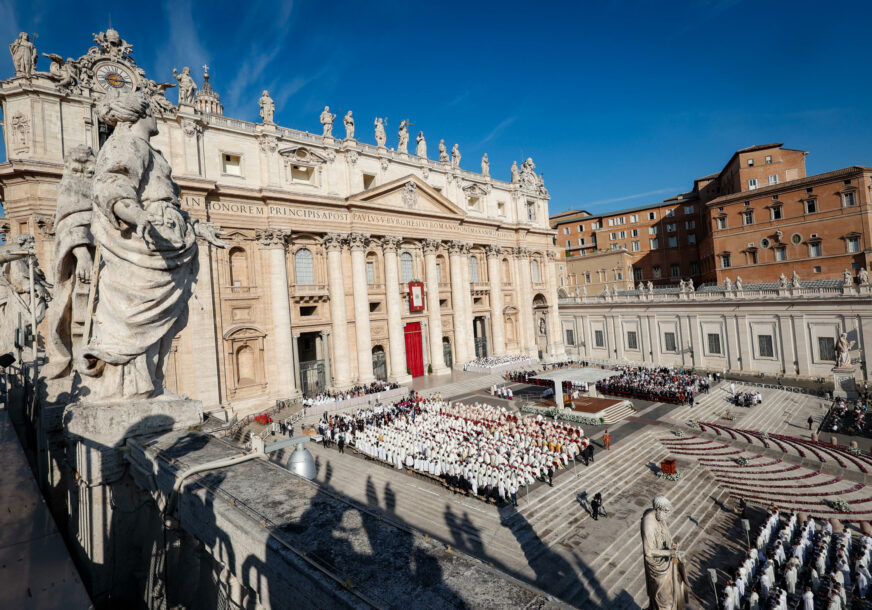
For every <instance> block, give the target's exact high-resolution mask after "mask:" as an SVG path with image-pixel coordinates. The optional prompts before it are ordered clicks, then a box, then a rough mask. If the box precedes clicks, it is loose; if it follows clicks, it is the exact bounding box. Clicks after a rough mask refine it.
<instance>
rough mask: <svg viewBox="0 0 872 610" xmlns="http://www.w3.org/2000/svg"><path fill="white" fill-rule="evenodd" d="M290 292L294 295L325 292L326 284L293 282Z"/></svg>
mask: <svg viewBox="0 0 872 610" xmlns="http://www.w3.org/2000/svg"><path fill="white" fill-rule="evenodd" d="M291 294H292V295H294V296H307V295H319V294H327V284H293V285H292V286H291Z"/></svg>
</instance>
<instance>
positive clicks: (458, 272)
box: [448, 241, 470, 367]
mask: <svg viewBox="0 0 872 610" xmlns="http://www.w3.org/2000/svg"><path fill="white" fill-rule="evenodd" d="M465 246H466V244H464V243H463V242H462V241H452V242H449V244H448V261H449V263H450V265H451V309H453V310H454V354H455V356H456V360H457V361H456V362H455V363H454V364H455V366H459V367H462V366H463V364H464V363H466V362H467V361H468V360H470V356H469V351H468V347H467V340H466V337H465V336H464V333H466V332H467V331H466V315H465V312H466V299H465V298H464V288H466V290H467V291H468V290H469V287H468V286H464V285H463V269H462V268H461V266H462V265H463V260H464V257H463V256H462V253H463V249H464V247H465Z"/></svg>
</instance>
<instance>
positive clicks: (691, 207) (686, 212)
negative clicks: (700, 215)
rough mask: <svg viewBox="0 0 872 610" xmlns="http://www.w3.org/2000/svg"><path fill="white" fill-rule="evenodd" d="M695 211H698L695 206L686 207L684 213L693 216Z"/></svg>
mask: <svg viewBox="0 0 872 610" xmlns="http://www.w3.org/2000/svg"><path fill="white" fill-rule="evenodd" d="M695 211H696V206H693V205H686V206H684V213H685V214H693V213H694V212H695Z"/></svg>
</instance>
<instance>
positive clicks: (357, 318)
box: [258, 229, 564, 397]
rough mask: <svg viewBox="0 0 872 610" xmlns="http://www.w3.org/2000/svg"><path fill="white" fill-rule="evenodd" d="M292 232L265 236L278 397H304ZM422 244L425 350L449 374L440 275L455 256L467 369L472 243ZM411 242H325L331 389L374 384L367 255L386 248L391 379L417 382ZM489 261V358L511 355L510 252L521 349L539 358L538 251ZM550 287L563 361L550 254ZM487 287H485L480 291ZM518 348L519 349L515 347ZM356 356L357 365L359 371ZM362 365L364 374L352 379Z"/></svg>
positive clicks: (363, 237)
mask: <svg viewBox="0 0 872 610" xmlns="http://www.w3.org/2000/svg"><path fill="white" fill-rule="evenodd" d="M289 237H290V231H286V230H278V229H264V230H259V231H258V239H259V241H260V243H261V245H262V246H263V248H264V249H265V250H266V251H267V252H268V256H267V260H268V264H269V274H268V277H269V284H270V287H269V294H270V299H271V313H272V324H273V333H272V337H273V341H272V343H273V354H274V356H275V367H274V370H273V374H274V375H275V376H276V378H275V379H271V380H270V385H271V386H272V390H273V393H276V394H277V395H278V396H281V397H293V396H295V395H298V394H299V390H298V389H297V388H296V387H295V372H296V371H298V370H299V362H296V360H297V358H298V353H297V350H296V349H295V346H296V344H297V341H295V339H296V338H297V337H299V332H297V334H296V335H294V334H292V330H291V326H292V323H293V320H292V316H291V301H290V283H289V281H288V270H287V245H288V241H289ZM412 241H417V242H418V243H417V246H420V249H421V251H422V252H423V255H424V269H423V270H424V285H425V309H424V316H425V321H422V322H423V323H422V332H424V333H427V336H426V337H422V339H426V340H424V341H423V345H425V346H426V349H427V350H428V353H427V356H428V358H427V359H426V360H427V361H428V362H429V365H430V367H432V371H433V374H435V375H440V374H445V373H447V372H449V368H448V367H447V366H446V363H445V359H444V356H443V343H442V338H443V335H444V329H443V323H442V322H443V320H442V314H443V312H442V308H441V306H440V288H441V287H440V281H439V280H440V278H439V272H438V270H437V264H438V263H437V257H438V256H439V254H440V253H447V255H448V262H449V276H450V292H451V325H452V327H453V333H451V334H453V346H454V350H455V352H454V364H455V365H456V366H462V365H463V364H464V363H465V362H468V361H469V360H473V359H474V358H475V333H474V330H473V320H474V316H473V296H472V295H473V290H474V289H475V288H476V286H475V285H473V284H471V283H470V261H469V257H470V249H471V247H472V246H471V244H469V243H467V242H464V241H459V240H453V241H442V240H439V239H433V238H428V239H422V240H412ZM403 243H404V239H403V238H402V237H400V236H395V235H387V236H383V237H379V238H373V237H372V236H370V235H368V234H364V233H359V232H352V233H348V234H341V233H328V234H326V235H325V236H324V237H323V239H322V245H323V247H324V250H325V251H326V255H327V256H326V258H327V294H328V296H329V302H330V303H329V312H330V322H329V323H330V332H329V333H326V335H325V336H329V337H330V338H332V343H333V345H332V348H330V349H329V351H330V353H331V355H332V363H327V366H328V367H330V368H329V369H328V370H330V371H332V379H331V378H330V374H329V373H328V374H327V385H328V386H330V387H333V388H337V389H342V388H347V387H351V386H352V385H354V384H357V383H360V384H367V383H370V382H371V381H373V379H374V371H373V364H372V351H371V350H372V328H371V324H370V294H369V293H370V285H369V282H368V278H367V268H366V253H367V251H368V250H369V249H371V248H381V250H382V261H383V270H382V271H383V277H384V286H385V308H386V311H387V331H388V357H389V359H390V377H389V379H390V381H396V382H398V383H403V382H407V381H409V380H410V379H411V377H410V375H409V374H408V373H407V360H406V340H405V336H404V321H403V317H404V315H408V312H405V311H404V307H403V299H402V286H401V284H400V269H399V260H398V258H399V257H398V252H399V250H400V249H401V247H402V244H403ZM346 249H347V250H349V252H350V263H351V264H350V272H351V276H352V277H351V282H350V283H351V288H352V294H351V300H352V303H351V305H352V311H353V315H354V334H355V345H356V349H355V350H354V351H353V352H352V351H351V350H350V349H348V347H349V345H350V342H349V320H348V314H347V307H348V303H347V295H346V291H345V285H346V278H345V273H346V270H345V268H344V266H343V252H344V250H346ZM484 252H485V255H486V257H487V275H488V278H487V279H488V283H487V293H488V298H489V304H488V305H489V306H488V308H487V310H486V311H482V310H479V311H478V312H477V313H478V314H479V315H484V316H485V321H484V322H485V323H484V324H483V325H482V326H481V327H482V328H485V329H489V331H490V332H489V333H488V334H489V335H490V336H489V337H488V338H487V342H488V345H489V347H490V349H489V354H490V355H494V356H501V355H504V354H505V353H506V352H507V347H506V346H507V337H506V330H505V320H506V314H505V305H506V303H505V299H504V294H503V291H504V289H506V286H505V285H504V278H503V277H502V275H503V268H502V265H501V259H502V258H503V257H505V256H506V255H508V256H509V260H511V261H513V264H514V273H513V275H514V281H513V282H512V286H511V290H512V291H513V293H514V295H513V301H514V304H515V305H516V306H517V310H518V327H519V336H518V337H517V340H518V351H519V352H520V353H522V354H527V355H530V356H531V357H533V358H536V357H538V350H537V344H536V332H537V329H536V328H534V312H533V296H532V295H533V291H532V289H533V286H532V284H531V274H530V255H531V253H530V251H529V250H527V249H525V248H506V247H501V246H497V245H493V244H488V245H485V246H484ZM545 267H546V270H545V274H544V277H545V280H544V287H540V289H539V290H537V292H543V293H544V294H546V295H547V301H548V308H549V311H548V351H549V354H548V355H547V356H548V357H551V358H559V357H562V356H563V355H564V352H563V341H562V337H561V332H562V331H561V329H560V322H559V318H558V313H557V284H556V273H555V269H554V268H553V267H554V261H553V258H552V257H549V258H548V260H547V262H546V264H545ZM477 288H478V289H479V290H482V287H481V286H478V287H477ZM513 351H514V350H513ZM352 359H356V362H355V364H356V367H352ZM353 368H356V370H357V375H356V376H353V375H352V370H353Z"/></svg>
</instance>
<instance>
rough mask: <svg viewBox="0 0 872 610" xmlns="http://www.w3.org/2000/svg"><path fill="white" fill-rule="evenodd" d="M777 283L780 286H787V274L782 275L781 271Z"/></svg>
mask: <svg viewBox="0 0 872 610" xmlns="http://www.w3.org/2000/svg"><path fill="white" fill-rule="evenodd" d="M778 284H779V285H780V286H781V287H782V288H787V276H786V275H784V274H783V273H782V274H781V275H779V276H778Z"/></svg>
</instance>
